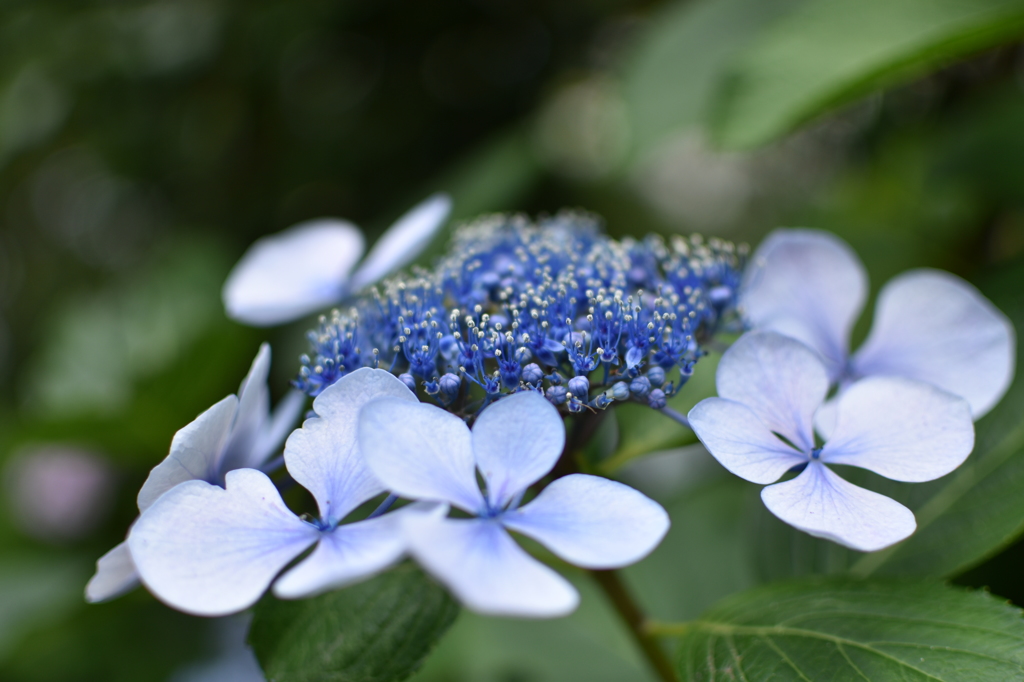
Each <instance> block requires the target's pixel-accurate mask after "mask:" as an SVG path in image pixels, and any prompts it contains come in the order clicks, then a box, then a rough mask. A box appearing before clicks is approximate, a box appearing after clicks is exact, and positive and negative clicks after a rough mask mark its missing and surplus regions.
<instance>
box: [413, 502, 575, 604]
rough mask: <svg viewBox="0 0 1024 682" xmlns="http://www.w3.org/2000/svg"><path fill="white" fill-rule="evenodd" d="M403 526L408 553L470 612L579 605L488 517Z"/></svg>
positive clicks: (562, 582) (562, 581)
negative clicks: (407, 540) (406, 538)
mask: <svg viewBox="0 0 1024 682" xmlns="http://www.w3.org/2000/svg"><path fill="white" fill-rule="evenodd" d="M404 526H405V528H406V531H407V533H408V537H409V544H410V551H411V553H412V555H413V556H414V557H415V558H416V560H417V561H419V563H420V564H421V565H422V566H423V567H424V568H425V569H427V571H429V572H430V573H431V574H433V575H434V577H436V578H437V579H438V580H440V581H441V582H442V583H444V584H445V585H446V586H447V587H448V589H450V590H451V591H452V592H453V593H454V594H455V596H456V597H457V598H458V599H459V601H461V602H462V603H463V605H464V606H465V607H466V608H468V609H469V610H471V611H475V612H477V613H483V614H488V615H494V616H524V617H528V618H555V617H558V616H564V615H567V614H569V613H571V612H572V611H574V610H575V609H576V606H577V604H579V595H578V594H577V592H576V590H575V589H574V588H573V586H572V585H570V584H569V582H568V581H567V580H566V579H565V578H563V577H562V576H560V575H558V573H556V572H555V571H553V570H551V569H550V568H548V567H547V566H545V565H544V564H542V563H540V562H539V561H537V560H536V559H534V558H533V557H531V556H530V555H529V554H527V553H526V552H525V551H523V549H522V548H521V547H520V546H519V545H517V544H516V543H515V541H514V540H513V539H512V538H511V537H510V536H509V534H508V532H507V531H506V530H505V529H504V528H502V527H501V524H500V523H498V522H497V521H495V520H493V519H442V520H435V519H417V520H416V521H415V522H407V523H405V524H404Z"/></svg>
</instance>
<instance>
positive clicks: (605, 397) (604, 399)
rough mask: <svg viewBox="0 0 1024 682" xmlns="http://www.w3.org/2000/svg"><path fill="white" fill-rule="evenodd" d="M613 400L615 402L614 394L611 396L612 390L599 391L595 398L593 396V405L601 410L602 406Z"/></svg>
mask: <svg viewBox="0 0 1024 682" xmlns="http://www.w3.org/2000/svg"><path fill="white" fill-rule="evenodd" d="M613 402H615V398H614V396H612V392H611V391H605V392H604V393H601V394H600V395H598V396H597V397H596V398H594V403H593V404H594V407H596V408H597V409H599V410H603V409H604V408H606V407H608V406H609V405H611V404H612V403H613Z"/></svg>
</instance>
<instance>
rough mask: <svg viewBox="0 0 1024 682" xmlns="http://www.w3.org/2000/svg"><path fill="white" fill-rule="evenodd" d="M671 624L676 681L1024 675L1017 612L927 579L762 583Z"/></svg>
mask: <svg viewBox="0 0 1024 682" xmlns="http://www.w3.org/2000/svg"><path fill="white" fill-rule="evenodd" d="M679 627H680V628H681V629H683V636H682V638H681V640H680V648H679V657H678V665H679V672H680V676H681V677H682V678H683V679H684V680H694V681H696V680H716V679H719V680H744V681H745V682H758V681H760V680H772V681H773V682H784V681H787V680H794V681H795V680H803V681H804V682H809V681H810V680H830V681H831V682H845V681H846V680H849V681H850V682H854V681H857V682H873V681H879V682H888V681H889V680H903V681H905V682H910V681H912V680H913V681H918V680H920V681H921V682H927V681H929V680H932V681H936V682H938V681H943V682H952V681H953V680H970V681H972V682H987V681H989V680H991V681H992V682H1005V681H1007V680H1021V679H1024V619H1022V618H1021V611H1020V610H1019V609H1017V608H1014V607H1011V606H1009V605H1007V604H1006V603H1003V602H1000V601H999V600H997V599H996V598H994V597H992V596H991V595H989V594H988V593H985V592H969V591H965V590H960V589H954V588H950V587H946V586H944V585H941V584H939V583H933V582H911V581H905V580H903V581H878V582H859V581H854V580H849V579H836V578H832V579H827V580H822V579H814V580H805V581H800V582H790V583H783V584H776V585H766V586H763V587H759V588H756V589H754V590H751V591H749V592H744V593H741V594H738V595H734V596H732V597H730V598H728V599H726V600H725V601H723V602H721V603H720V604H719V605H717V606H715V607H714V608H712V609H711V610H710V611H708V612H706V613H705V614H704V615H703V616H702V617H701V619H700V620H698V621H694V622H693V623H687V624H684V625H682V626H679Z"/></svg>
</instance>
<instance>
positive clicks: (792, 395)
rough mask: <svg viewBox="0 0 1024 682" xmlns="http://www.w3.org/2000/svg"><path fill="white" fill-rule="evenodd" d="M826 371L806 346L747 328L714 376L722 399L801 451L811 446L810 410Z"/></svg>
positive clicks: (823, 388) (821, 393)
mask: <svg viewBox="0 0 1024 682" xmlns="http://www.w3.org/2000/svg"><path fill="white" fill-rule="evenodd" d="M828 384H829V381H828V375H827V373H826V371H825V367H824V365H822V363H821V360H820V359H819V358H818V356H817V355H816V354H815V353H814V352H813V351H811V349H809V348H808V347H807V346H805V345H804V344H802V343H800V342H799V341H794V340H793V339H791V338H788V337H785V336H782V335H781V334H777V333H775V332H764V331H762V332H756V331H755V332H749V333H747V334H744V335H743V336H741V337H740V339H739V340H738V341H737V342H736V343H734V344H733V345H732V347H730V348H729V350H727V351H726V352H725V354H724V355H723V356H722V360H721V362H719V363H718V371H717V373H716V375H715V386H716V387H717V389H718V395H719V397H721V398H726V399H728V400H733V401H735V402H738V403H742V404H743V405H746V406H747V407H749V408H750V409H751V410H752V411H753V412H754V413H755V414H756V415H757V416H758V417H759V418H760V419H761V421H762V422H763V423H764V425H765V426H766V427H768V429H769V430H771V431H774V432H775V433H778V434H779V435H781V436H783V437H785V438H787V439H788V440H789V441H790V442H791V443H793V444H794V445H796V446H797V447H799V448H801V449H802V450H804V451H805V452H810V450H812V449H813V448H814V425H813V421H814V412H815V410H817V409H818V406H820V405H821V403H822V402H823V401H824V400H825V395H826V394H827V393H828Z"/></svg>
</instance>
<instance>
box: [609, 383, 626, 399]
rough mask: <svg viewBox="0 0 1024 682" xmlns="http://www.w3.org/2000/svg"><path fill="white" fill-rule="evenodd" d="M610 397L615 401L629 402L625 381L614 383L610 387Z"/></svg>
mask: <svg viewBox="0 0 1024 682" xmlns="http://www.w3.org/2000/svg"><path fill="white" fill-rule="evenodd" d="M612 397H613V398H615V399H616V400H629V384H627V383H626V382H625V381H616V382H615V384H614V385H613V386H612Z"/></svg>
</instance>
